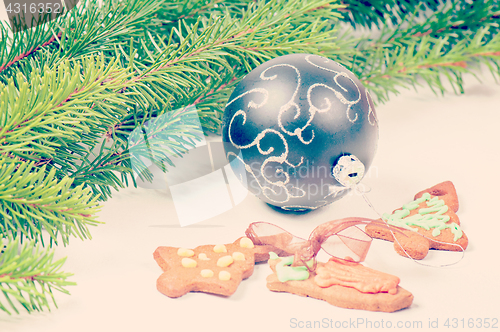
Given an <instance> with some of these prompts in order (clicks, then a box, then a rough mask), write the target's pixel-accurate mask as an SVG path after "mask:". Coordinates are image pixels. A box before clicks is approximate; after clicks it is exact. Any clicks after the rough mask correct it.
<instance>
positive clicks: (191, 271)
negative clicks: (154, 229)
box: [153, 237, 255, 297]
mask: <svg viewBox="0 0 500 332" xmlns="http://www.w3.org/2000/svg"><path fill="white" fill-rule="evenodd" d="M253 248H254V245H253V243H252V241H251V240H250V239H249V238H247V237H243V238H241V239H239V240H238V241H237V242H235V243H231V244H225V245H224V244H222V245H203V246H199V247H196V248H194V249H186V248H175V247H158V248H157V249H156V250H155V252H154V254H153V257H154V259H155V260H156V262H157V263H158V265H159V266H160V267H161V268H162V270H163V271H164V273H163V274H162V275H161V276H160V277H159V278H158V280H157V282H156V286H157V288H158V290H159V291H160V292H161V293H163V294H165V295H167V296H168V297H179V296H182V295H184V294H186V293H188V292H204V293H212V294H218V295H224V296H229V295H231V294H233V293H234V292H235V291H236V289H237V288H238V285H239V284H240V282H241V281H242V280H243V279H246V278H248V277H250V276H251V275H252V273H253V268H254V264H255V263H254V249H253Z"/></svg>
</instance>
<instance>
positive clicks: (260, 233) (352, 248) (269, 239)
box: [245, 217, 405, 269]
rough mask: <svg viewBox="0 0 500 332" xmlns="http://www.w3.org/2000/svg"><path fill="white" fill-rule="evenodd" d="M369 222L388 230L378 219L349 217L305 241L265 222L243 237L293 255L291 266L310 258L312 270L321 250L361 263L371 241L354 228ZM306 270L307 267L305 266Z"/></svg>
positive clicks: (322, 227)
mask: <svg viewBox="0 0 500 332" xmlns="http://www.w3.org/2000/svg"><path fill="white" fill-rule="evenodd" d="M369 223H372V224H377V225H383V226H385V227H390V226H389V225H387V223H385V222H383V221H379V220H374V219H370V218H361V217H351V218H344V219H337V220H332V221H329V222H327V223H324V224H321V225H319V226H318V227H316V228H315V229H314V230H313V231H312V233H311V235H309V239H308V240H305V239H302V238H300V237H298V236H295V235H292V234H291V233H289V232H288V231H286V230H284V229H283V228H281V227H279V226H276V225H273V224H270V223H267V222H254V223H251V224H250V225H249V226H248V228H247V230H246V231H245V234H246V236H247V237H248V238H250V239H251V240H252V241H253V243H254V244H256V245H270V246H273V247H275V248H277V249H279V250H280V251H282V252H283V253H284V254H285V255H288V256H290V255H294V256H295V258H294V262H293V265H295V266H297V265H304V266H306V267H308V265H307V264H306V262H308V261H310V260H311V259H314V265H313V268H312V269H314V268H315V266H316V259H315V258H316V255H317V254H318V252H319V251H320V250H321V249H323V250H324V251H325V252H326V253H327V254H329V255H330V256H335V257H338V258H340V259H345V260H350V261H354V262H362V261H363V260H364V259H365V257H366V254H367V253H368V250H369V249H370V244H371V241H372V238H371V237H370V236H369V235H368V234H366V233H365V232H364V231H363V230H361V229H360V228H359V227H358V225H367V224H369ZM390 228H391V229H392V230H394V231H396V232H399V233H401V234H403V235H405V234H404V233H403V232H401V231H400V230H398V229H396V228H394V227H390ZM308 268H309V267H308Z"/></svg>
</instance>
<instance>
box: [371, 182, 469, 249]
mask: <svg viewBox="0 0 500 332" xmlns="http://www.w3.org/2000/svg"><path fill="white" fill-rule="evenodd" d="M457 211H458V197H457V193H456V190H455V186H454V185H453V183H452V182H450V181H446V182H442V183H440V184H437V185H435V186H433V187H431V188H429V189H426V190H423V191H421V192H419V193H418V194H416V195H415V197H414V200H413V201H412V202H410V203H408V204H405V205H403V207H402V208H401V209H397V210H395V211H394V212H393V213H392V214H384V215H383V217H384V220H385V221H386V222H387V224H389V225H391V226H395V227H398V228H399V229H401V230H402V233H403V234H401V233H399V232H391V231H390V229H389V228H388V227H384V226H383V225H380V224H369V225H367V226H366V229H365V231H366V233H367V234H368V235H370V236H371V237H373V238H377V239H383V240H387V241H393V242H394V248H395V249H396V251H397V252H398V253H399V254H400V255H402V256H405V257H407V254H408V255H409V256H410V257H412V258H413V259H422V258H424V257H425V256H426V255H427V253H428V251H429V249H439V250H451V251H463V250H465V249H466V248H467V245H468V239H467V236H466V235H465V233H464V232H463V230H462V228H461V227H460V220H459V219H458V216H457V215H456V212H457ZM394 238H396V239H397V241H395V240H394Z"/></svg>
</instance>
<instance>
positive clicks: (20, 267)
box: [0, 236, 76, 314]
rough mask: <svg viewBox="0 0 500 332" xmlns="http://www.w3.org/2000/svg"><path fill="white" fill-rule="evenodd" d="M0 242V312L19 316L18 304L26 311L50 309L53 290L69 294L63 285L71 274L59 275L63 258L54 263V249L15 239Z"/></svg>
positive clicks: (7, 238) (69, 283)
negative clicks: (0, 294)
mask: <svg viewBox="0 0 500 332" xmlns="http://www.w3.org/2000/svg"><path fill="white" fill-rule="evenodd" d="M4 240H7V243H6V244H5V245H4V244H2V242H0V245H1V246H2V247H3V249H2V250H1V251H0V292H2V294H3V297H4V298H3V299H2V298H0V310H2V311H4V312H6V313H8V314H12V312H15V313H17V314H19V310H18V309H17V307H18V306H19V305H20V306H22V307H23V308H24V309H26V311H27V312H32V311H41V310H44V309H48V310H50V302H52V303H53V304H54V305H55V306H56V307H57V304H56V303H55V300H54V294H53V291H54V290H56V291H59V292H61V293H64V294H69V293H68V291H67V290H66V288H65V287H66V286H72V285H76V284H75V283H74V282H72V281H67V278H69V277H70V276H71V275H72V274H70V273H65V272H61V271H60V269H61V267H62V265H63V264H64V261H65V260H66V259H65V258H63V259H59V260H57V261H54V250H52V249H46V248H45V249H44V248H41V247H40V245H38V244H36V242H35V241H27V242H24V243H20V241H19V238H12V237H10V236H7V237H6V238H4Z"/></svg>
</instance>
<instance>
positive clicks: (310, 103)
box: [222, 54, 378, 211]
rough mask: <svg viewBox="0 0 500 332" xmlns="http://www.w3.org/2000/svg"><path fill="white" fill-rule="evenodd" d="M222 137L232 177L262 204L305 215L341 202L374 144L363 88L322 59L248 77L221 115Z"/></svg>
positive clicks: (294, 61)
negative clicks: (240, 182)
mask: <svg viewBox="0 0 500 332" xmlns="http://www.w3.org/2000/svg"><path fill="white" fill-rule="evenodd" d="M222 138H223V143H224V149H225V153H226V157H227V158H228V160H229V162H230V164H231V168H232V169H233V171H234V172H235V174H236V176H237V177H238V178H239V179H240V180H241V181H242V183H243V184H244V185H245V186H246V187H247V189H248V190H249V191H251V192H252V193H253V194H255V195H256V196H258V197H259V198H260V199H262V200H263V201H265V202H267V203H269V204H271V205H274V206H277V207H280V208H282V209H285V210H294V211H303V210H311V209H316V208H319V207H321V206H324V205H327V204H329V203H331V202H333V201H335V200H337V199H339V198H340V197H342V196H344V195H345V194H346V193H347V192H348V191H349V190H351V188H352V187H353V186H354V185H356V184H357V183H358V182H359V181H361V179H362V178H363V175H364V173H365V171H366V170H367V169H368V167H369V166H370V164H371V162H372V160H373V157H374V154H375V150H376V147H377V140H378V123H377V117H376V115H375V109H374V106H373V102H372V100H371V98H370V95H369V94H368V91H367V90H366V89H365V87H364V86H363V85H362V84H361V82H360V81H359V80H358V79H357V78H356V77H355V76H354V75H353V73H351V72H350V71H349V70H347V69H346V68H344V67H343V66H342V65H340V64H338V63H337V62H335V61H332V60H329V59H327V58H324V57H320V56H317V55H310V54H291V55H285V56H281V57H278V58H276V59H273V60H270V61H268V62H266V63H264V64H262V65H260V66H259V67H257V68H255V69H254V70H252V72H250V73H249V74H248V75H247V76H246V77H245V78H244V79H243V80H242V81H241V82H240V83H239V84H238V85H237V86H236V88H235V89H234V91H233V93H232V95H231V97H230V98H229V101H228V103H227V105H226V109H225V112H224V122H223V128H222Z"/></svg>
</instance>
